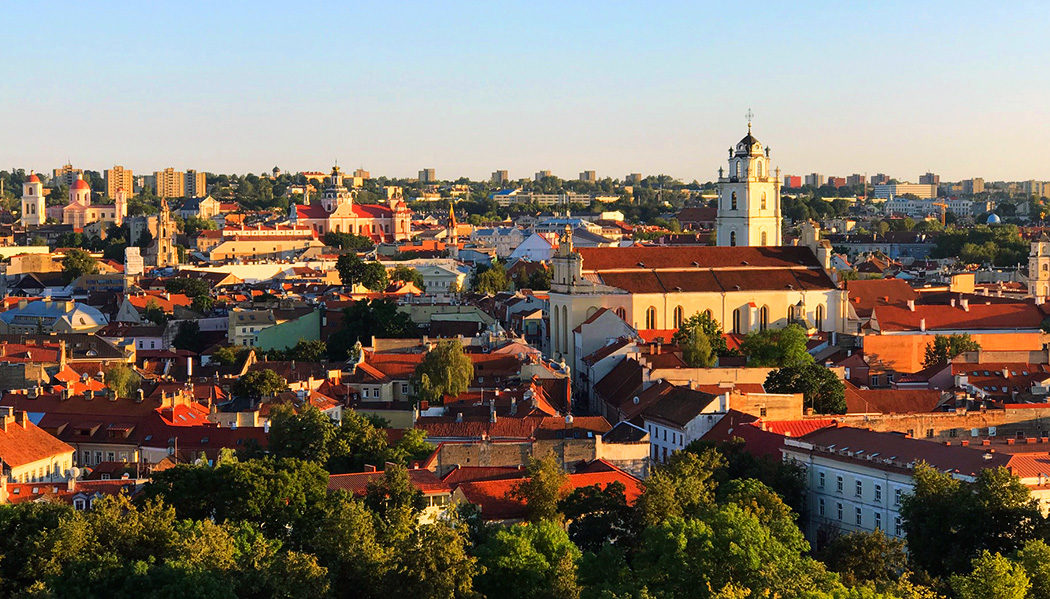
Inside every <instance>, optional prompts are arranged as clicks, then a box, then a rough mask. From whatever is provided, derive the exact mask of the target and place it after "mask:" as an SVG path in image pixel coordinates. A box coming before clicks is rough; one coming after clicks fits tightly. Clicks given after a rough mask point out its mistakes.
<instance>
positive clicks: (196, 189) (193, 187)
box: [183, 170, 208, 198]
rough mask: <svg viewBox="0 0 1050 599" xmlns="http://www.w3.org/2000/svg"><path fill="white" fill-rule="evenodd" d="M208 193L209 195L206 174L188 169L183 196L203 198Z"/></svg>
mask: <svg viewBox="0 0 1050 599" xmlns="http://www.w3.org/2000/svg"><path fill="white" fill-rule="evenodd" d="M206 195H208V183H207V178H206V177H205V174H204V173H198V172H197V171H194V170H189V171H186V175H185V193H184V194H183V197H187V198H203V197H204V196H206Z"/></svg>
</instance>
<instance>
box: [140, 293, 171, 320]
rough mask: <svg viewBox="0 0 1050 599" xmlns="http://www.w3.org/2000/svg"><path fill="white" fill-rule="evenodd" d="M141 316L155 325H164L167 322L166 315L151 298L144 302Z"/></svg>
mask: <svg viewBox="0 0 1050 599" xmlns="http://www.w3.org/2000/svg"><path fill="white" fill-rule="evenodd" d="M142 317H143V318H145V319H146V320H148V321H150V322H152V323H153V324H155V325H159V326H164V325H166V324H168V315H167V314H165V313H164V310H163V309H162V308H161V307H160V304H158V303H157V300H155V299H153V298H150V300H149V301H148V302H146V309H145V310H143V311H142Z"/></svg>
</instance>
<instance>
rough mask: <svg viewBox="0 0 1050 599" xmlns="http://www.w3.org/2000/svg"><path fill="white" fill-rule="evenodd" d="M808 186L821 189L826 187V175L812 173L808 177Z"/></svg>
mask: <svg viewBox="0 0 1050 599" xmlns="http://www.w3.org/2000/svg"><path fill="white" fill-rule="evenodd" d="M806 185H812V186H813V187H821V186H823V185H824V175H822V174H820V173H810V174H808V175H806Z"/></svg>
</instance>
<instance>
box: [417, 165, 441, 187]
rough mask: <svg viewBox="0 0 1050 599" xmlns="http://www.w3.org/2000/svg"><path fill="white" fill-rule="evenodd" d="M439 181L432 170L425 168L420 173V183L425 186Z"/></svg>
mask: <svg viewBox="0 0 1050 599" xmlns="http://www.w3.org/2000/svg"><path fill="white" fill-rule="evenodd" d="M435 181H437V174H436V173H435V172H434V169H432V168H425V169H423V170H421V171H419V182H420V183H423V184H427V183H434V182H435Z"/></svg>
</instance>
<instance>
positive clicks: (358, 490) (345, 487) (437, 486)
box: [328, 468, 452, 497]
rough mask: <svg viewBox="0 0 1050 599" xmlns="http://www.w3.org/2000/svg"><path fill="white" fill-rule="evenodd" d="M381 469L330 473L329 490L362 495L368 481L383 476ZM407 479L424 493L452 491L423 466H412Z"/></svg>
mask: <svg viewBox="0 0 1050 599" xmlns="http://www.w3.org/2000/svg"><path fill="white" fill-rule="evenodd" d="M383 475H384V473H383V471H381V470H380V471H378V472H356V473H352V474H332V475H330V476H329V477H328V490H329V491H347V492H348V493H351V494H352V495H356V496H358V497H363V496H364V495H365V493H366V492H367V491H368V483H370V482H372V481H375V480H379V479H381V478H382V477H383ZM408 481H409V482H410V483H412V486H413V487H415V488H417V489H419V490H420V491H422V493H423V494H424V495H447V494H448V493H450V492H452V488H451V487H450V486H449V485H448V483H446V482H444V481H442V480H441V479H440V478H438V477H437V475H436V474H434V473H433V472H431V471H430V470H426V469H423V468H412V469H410V470H409V471H408Z"/></svg>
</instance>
